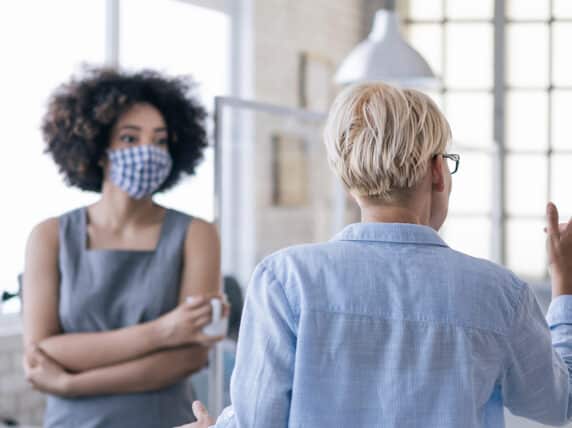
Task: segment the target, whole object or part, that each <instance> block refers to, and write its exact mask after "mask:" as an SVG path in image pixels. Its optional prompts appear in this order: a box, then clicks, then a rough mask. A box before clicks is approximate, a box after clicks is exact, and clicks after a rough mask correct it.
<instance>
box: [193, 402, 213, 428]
mask: <svg viewBox="0 0 572 428" xmlns="http://www.w3.org/2000/svg"><path fill="white" fill-rule="evenodd" d="M193 413H194V414H195V418H197V422H198V423H199V426H201V425H200V424H212V423H213V420H212V418H211V417H210V416H209V414H208V412H207V409H206V408H205V406H204V405H203V403H201V402H200V401H195V402H193ZM204 426H205V427H206V426H207V425H204Z"/></svg>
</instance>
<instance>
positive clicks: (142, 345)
mask: <svg viewBox="0 0 572 428" xmlns="http://www.w3.org/2000/svg"><path fill="white" fill-rule="evenodd" d="M191 89H192V87H191V82H189V81H188V80H186V79H182V78H173V79H171V78H167V77H164V76H162V75H160V74H157V73H154V72H150V71H144V72H139V73H134V74H128V73H121V72H118V71H114V70H109V69H94V70H90V71H88V72H87V74H86V75H84V76H83V77H82V78H80V79H72V81H71V82H70V83H68V84H65V85H63V86H61V87H60V88H59V89H58V90H57V91H56V92H55V93H54V94H53V96H52V98H51V101H50V103H49V107H48V111H47V114H46V116H45V118H44V123H43V134H44V138H45V140H46V142H47V152H48V153H50V154H51V155H52V157H53V159H54V161H55V162H56V164H57V165H58V167H59V169H60V172H61V173H62V174H63V176H64V177H65V180H66V182H67V183H68V184H69V185H71V186H76V187H78V188H80V189H82V190H88V191H95V192H99V193H101V198H100V199H99V201H98V202H96V203H95V204H93V205H91V206H88V207H83V208H79V209H77V210H74V211H72V212H69V213H66V214H63V215H62V216H60V217H59V218H51V219H48V220H45V221H44V222H42V223H40V224H39V225H38V226H36V227H35V228H34V230H33V231H32V233H31V235H30V238H29V241H28V246H27V251H26V268H25V275H24V306H23V314H24V344H25V353H26V356H25V362H24V365H25V369H26V373H27V377H28V379H29V381H30V382H31V383H32V384H33V385H34V387H36V388H37V389H39V390H40V391H43V392H45V393H47V394H48V400H47V408H46V414H45V422H44V426H45V427H48V428H51V427H70V428H71V427H73V428H77V427H82V428H96V427H106V428H114V427H122V428H126V427H153V428H160V427H172V426H175V425H178V424H180V423H182V422H184V421H186V420H188V418H189V417H192V416H191V415H192V410H191V403H192V399H193V397H192V394H191V392H190V388H189V387H188V385H187V383H186V382H185V379H186V377H187V376H188V375H190V374H192V373H194V372H196V371H197V370H199V369H201V368H202V367H203V366H205V364H206V362H207V354H208V349H209V347H210V346H211V345H212V344H213V343H215V342H216V341H218V340H220V339H222V337H212V336H208V335H205V334H204V333H203V332H202V329H203V327H204V326H206V325H207V324H209V323H210V321H211V318H212V315H211V311H212V310H211V305H210V299H211V298H213V297H216V296H219V284H220V255H219V240H218V236H217V232H216V230H215V227H214V226H213V225H212V224H210V223H207V222H206V221H203V220H200V219H198V218H191V217H190V216H188V215H186V214H183V213H180V212H178V211H174V210H171V209H168V208H165V207H162V206H160V205H158V204H156V203H155V202H154V201H153V195H154V194H155V193H157V192H161V191H164V190H167V189H169V188H171V187H173V186H174V185H175V184H176V183H177V182H178V181H179V180H180V179H181V177H183V176H184V175H192V174H193V173H194V171H195V168H196V166H197V164H198V163H199V161H200V160H201V158H202V152H203V149H204V148H205V147H206V146H207V136H206V132H205V129H204V123H203V122H204V119H205V116H206V113H205V111H204V109H203V108H202V107H201V106H200V104H199V103H198V102H197V101H196V99H195V98H193V97H192V96H191V95H190V90H191ZM189 296H193V299H191V303H189V299H187V298H188V297H189ZM227 309H228V308H227Z"/></svg>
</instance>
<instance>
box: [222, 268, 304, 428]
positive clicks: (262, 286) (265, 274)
mask: <svg viewBox="0 0 572 428" xmlns="http://www.w3.org/2000/svg"><path fill="white" fill-rule="evenodd" d="M295 331H296V327H295V317H294V313H293V311H292V309H291V306H290V302H289V300H288V298H287V296H286V293H285V291H284V288H283V286H282V284H281V283H280V282H278V280H277V279H276V278H275V276H274V274H273V273H272V271H270V270H269V269H268V268H267V267H265V266H264V265H262V264H261V265H259V266H258V267H257V268H256V270H255V272H254V274H253V276H252V279H251V282H250V285H249V288H248V291H247V297H246V303H245V307H244V312H243V317H242V320H241V325H240V337H239V340H238V345H237V354H236V365H235V368H234V371H233V374H232V379H231V386H230V396H231V402H232V409H228V410H227V412H226V413H227V415H226V417H222V415H221V418H219V420H218V421H217V424H216V425H215V427H216V428H258V427H260V428H267V427H269V426H273V427H287V426H288V418H289V414H290V401H291V395H292V381H293V377H294V354H295V350H296V335H295Z"/></svg>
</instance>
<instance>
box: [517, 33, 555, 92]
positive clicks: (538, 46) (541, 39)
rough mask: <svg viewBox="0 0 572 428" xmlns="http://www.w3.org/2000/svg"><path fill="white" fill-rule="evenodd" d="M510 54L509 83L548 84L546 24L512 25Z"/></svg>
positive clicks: (541, 85) (525, 84)
mask: <svg viewBox="0 0 572 428" xmlns="http://www.w3.org/2000/svg"><path fill="white" fill-rule="evenodd" d="M507 56H508V57H507V83H508V85H509V86H540V87H546V86H548V26H547V25H545V24H511V25H509V26H508V28H507Z"/></svg>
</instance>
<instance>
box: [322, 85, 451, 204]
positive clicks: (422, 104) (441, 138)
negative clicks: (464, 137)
mask: <svg viewBox="0 0 572 428" xmlns="http://www.w3.org/2000/svg"><path fill="white" fill-rule="evenodd" d="M450 140H451V129H450V127H449V124H448V122H447V120H446V119H445V117H444V116H443V114H442V113H441V111H440V110H439V108H438V107H437V105H436V104H435V103H434V102H433V101H432V100H431V99H430V98H429V97H428V96H427V95H425V94H423V93H421V92H419V91H415V90H412V89H398V88H394V87H392V86H389V85H386V84H383V83H366V84H358V85H354V86H350V87H348V88H345V89H344V90H343V91H342V92H341V93H340V94H339V95H338V96H337V98H336V99H335V101H334V103H333V105H332V108H331V110H330V113H329V115H328V119H327V122H326V127H325V130H324V142H325V144H326V148H327V152H328V159H329V162H330V165H331V166H332V168H333V169H334V171H335V172H336V173H337V174H338V175H339V176H340V178H341V179H342V181H343V182H344V184H345V185H346V186H347V188H348V189H349V190H350V191H351V192H352V193H354V194H356V195H359V196H370V197H375V198H380V199H383V200H391V199H394V198H395V197H398V196H399V195H402V194H403V193H404V192H405V191H407V190H409V189H412V188H414V187H415V186H416V185H417V184H418V183H419V182H420V181H421V178H422V177H423V176H424V175H425V172H426V170H427V165H428V164H429V161H430V159H431V158H432V157H433V156H434V155H436V154H440V153H445V150H446V149H447V146H448V144H449V141H450Z"/></svg>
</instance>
